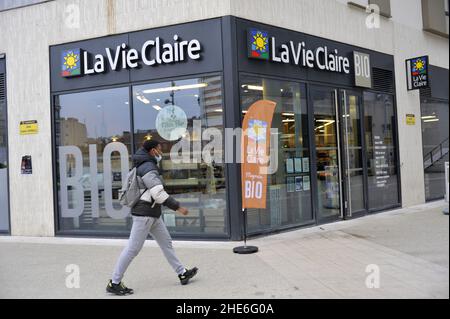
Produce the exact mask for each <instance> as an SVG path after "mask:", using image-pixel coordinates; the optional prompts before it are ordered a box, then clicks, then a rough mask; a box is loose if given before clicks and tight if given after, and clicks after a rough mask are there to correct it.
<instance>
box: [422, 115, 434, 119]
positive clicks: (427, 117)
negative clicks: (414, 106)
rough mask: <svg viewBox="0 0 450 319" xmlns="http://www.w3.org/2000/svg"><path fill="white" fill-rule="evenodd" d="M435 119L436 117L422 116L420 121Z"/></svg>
mask: <svg viewBox="0 0 450 319" xmlns="http://www.w3.org/2000/svg"><path fill="white" fill-rule="evenodd" d="M435 118H436V115H427V116H422V120H428V119H435Z"/></svg>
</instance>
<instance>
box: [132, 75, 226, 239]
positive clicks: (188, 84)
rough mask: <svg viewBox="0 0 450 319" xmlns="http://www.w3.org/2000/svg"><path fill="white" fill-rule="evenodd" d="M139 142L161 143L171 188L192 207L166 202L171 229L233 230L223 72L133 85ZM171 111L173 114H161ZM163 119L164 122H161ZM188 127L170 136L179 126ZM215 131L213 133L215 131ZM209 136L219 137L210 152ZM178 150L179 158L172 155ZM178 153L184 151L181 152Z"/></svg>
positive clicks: (167, 187) (168, 184) (167, 219)
mask: <svg viewBox="0 0 450 319" xmlns="http://www.w3.org/2000/svg"><path fill="white" fill-rule="evenodd" d="M133 108H134V116H133V117H134V141H135V148H136V149H138V148H139V147H141V145H142V143H143V142H144V141H145V140H147V139H153V140H157V141H159V142H161V143H162V148H163V153H164V154H163V160H162V161H161V165H160V167H161V169H162V173H163V177H164V180H165V183H166V190H167V192H168V193H169V194H171V195H173V196H174V197H175V198H176V199H177V200H178V201H179V202H180V203H181V205H183V206H185V207H187V208H188V209H189V211H190V214H189V215H188V216H181V215H179V214H175V212H173V211H171V210H169V209H165V208H163V216H164V220H165V222H166V224H167V226H168V228H169V230H170V231H171V232H172V233H209V234H222V235H223V234H226V233H227V232H228V227H227V222H226V220H227V219H226V215H227V205H226V187H225V164H224V154H223V148H222V145H223V132H224V129H223V125H224V124H223V101H222V80H221V77H220V76H212V77H202V78H197V79H188V80H177V81H169V82H161V83H156V84H145V85H139V86H134V87H133ZM166 111H167V112H168V113H167V114H169V118H168V120H167V119H166V120H161V118H163V117H162V115H161V117H160V119H158V115H159V114H160V113H161V112H163V113H162V114H165V112H166ZM157 123H159V124H157ZM179 125H181V126H182V131H183V132H184V131H185V134H183V135H182V136H181V137H180V138H178V137H177V135H176V134H175V136H171V134H172V133H173V132H176V130H177V129H178V126H179ZM210 133H211V134H212V135H213V136H211V134H210ZM210 140H211V141H212V140H213V141H214V142H219V145H220V146H219V147H217V148H214V149H212V150H211V152H209V151H208V153H209V154H211V156H212V157H213V158H212V160H209V159H207V158H205V150H206V149H208V144H209V143H210ZM171 153H172V156H173V155H174V154H176V156H177V157H176V160H172V159H173V157H171ZM178 156H180V157H183V159H182V160H181V158H178Z"/></svg>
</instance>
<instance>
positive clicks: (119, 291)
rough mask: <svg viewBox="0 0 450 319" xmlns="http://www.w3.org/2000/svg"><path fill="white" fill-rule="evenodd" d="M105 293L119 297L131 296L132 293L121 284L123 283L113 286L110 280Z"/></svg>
mask: <svg viewBox="0 0 450 319" xmlns="http://www.w3.org/2000/svg"><path fill="white" fill-rule="evenodd" d="M106 291H107V292H109V293H112V294H115V295H119V296H125V295H131V294H133V293H134V291H133V289H130V288H127V287H126V286H125V285H124V284H123V282H120V283H118V284H114V283H113V282H112V280H110V281H109V282H108V286H106Z"/></svg>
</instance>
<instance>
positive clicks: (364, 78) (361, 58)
mask: <svg viewBox="0 0 450 319" xmlns="http://www.w3.org/2000/svg"><path fill="white" fill-rule="evenodd" d="M353 63H354V66H355V86H360V87H366V88H371V87H372V72H371V66H370V55H369V54H366V53H361V52H357V51H354V52H353Z"/></svg>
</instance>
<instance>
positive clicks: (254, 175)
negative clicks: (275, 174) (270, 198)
mask: <svg viewBox="0 0 450 319" xmlns="http://www.w3.org/2000/svg"><path fill="white" fill-rule="evenodd" d="M275 106H276V103H275V102H272V101H267V100H260V101H258V102H255V103H254V104H252V105H251V106H250V108H249V109H248V112H247V113H246V114H245V117H244V121H243V124H242V130H243V132H244V134H243V136H242V156H243V161H242V165H241V176H242V208H266V195H267V189H266V188H267V168H268V166H269V154H268V153H269V147H270V128H271V127H272V118H273V113H274V111H275ZM292 166H293V163H292ZM292 170H293V167H292Z"/></svg>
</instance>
